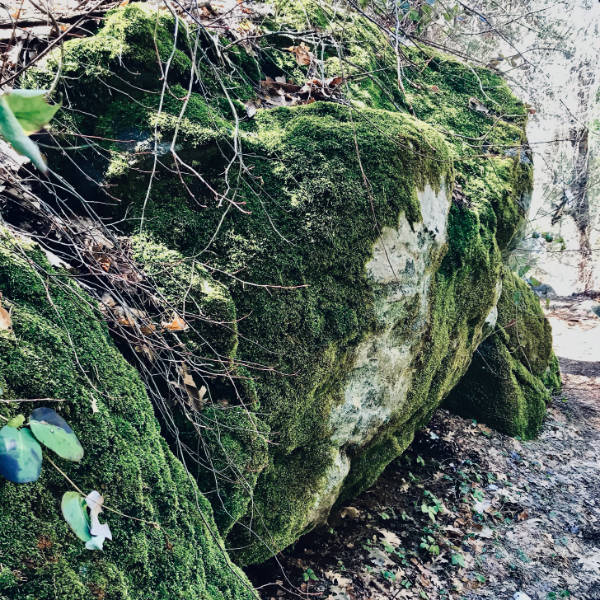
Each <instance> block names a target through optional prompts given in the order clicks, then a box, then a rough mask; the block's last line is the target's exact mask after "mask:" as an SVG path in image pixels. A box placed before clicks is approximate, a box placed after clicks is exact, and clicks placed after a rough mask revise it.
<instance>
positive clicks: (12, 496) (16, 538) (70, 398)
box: [0, 231, 254, 600]
mask: <svg viewBox="0 0 600 600" xmlns="http://www.w3.org/2000/svg"><path fill="white" fill-rule="evenodd" d="M34 265H37V267H34ZM0 292H1V293H2V295H3V302H4V303H5V305H6V303H8V305H9V306H10V309H11V315H12V322H13V329H14V335H11V336H2V337H1V338H0V372H1V373H2V389H3V397H4V399H6V400H11V399H16V398H44V397H49V398H57V399H61V400H62V402H60V403H55V404H53V405H52V406H53V407H54V408H56V409H57V410H58V412H59V413H60V414H61V415H62V416H63V417H64V418H65V419H66V420H67V421H68V422H69V423H70V424H71V426H72V427H73V429H74V430H75V432H76V433H77V435H78V437H79V439H80V440H81V441H82V444H83V446H84V450H85V455H84V458H83V460H82V461H81V463H78V464H74V463H70V462H65V461H62V460H61V459H59V458H57V457H55V456H53V457H52V458H53V460H55V461H56V462H57V463H58V465H59V466H60V468H61V469H63V470H64V471H65V472H66V474H67V475H68V476H69V477H70V478H71V479H72V480H73V481H75V482H76V483H77V485H78V486H80V487H81V489H83V490H84V491H91V490H92V489H96V490H98V491H99V492H100V493H101V494H102V495H103V496H104V497H105V499H106V504H107V505H108V506H110V507H112V508H114V509H116V510H117V511H121V512H122V513H125V514H127V515H131V517H132V518H126V517H124V516H122V515H121V514H120V513H114V512H106V520H107V521H108V522H109V524H110V527H111V529H112V532H113V536H114V539H113V540H112V542H111V541H108V542H107V543H106V545H105V547H104V551H103V552H92V551H89V550H86V549H85V547H84V544H83V543H82V542H81V541H79V540H78V539H77V538H76V537H75V536H74V534H73V533H72V532H71V530H70V529H69V527H68V525H67V524H66V523H65V521H64V520H63V519H62V516H61V514H60V498H61V495H62V493H63V492H64V491H66V490H69V489H70V485H69V483H68V482H67V481H66V480H65V479H63V478H62V476H61V475H59V473H58V472H57V471H55V470H54V469H53V468H52V467H51V466H50V465H49V464H48V463H47V462H45V464H44V467H43V469H42V475H41V477H40V479H39V480H38V482H36V483H31V484H22V485H18V484H14V483H11V482H8V481H5V480H4V481H1V482H0V507H2V508H1V509H0V528H1V529H2V531H3V532H5V535H3V536H2V538H1V539H0V554H1V555H2V571H1V572H0V595H1V596H2V597H5V598H14V599H15V600H18V599H22V600H25V599H30V598H36V600H45V599H48V600H50V599H51V598H56V597H61V598H72V599H74V600H84V599H85V600H89V599H90V598H106V599H107V600H108V599H110V600H117V599H122V600H125V599H126V598H127V599H139V600H142V599H143V600H149V599H153V598H155V599H159V598H192V597H193V598H196V597H198V598H200V597H202V598H214V599H222V600H225V599H228V600H229V599H231V600H233V599H242V598H248V599H249V598H253V597H254V595H253V592H252V591H251V587H250V584H249V583H248V581H247V580H246V579H245V577H244V575H243V574H242V573H241V572H240V571H239V569H237V567H235V566H233V565H232V564H231V563H230V562H229V560H228V558H227V556H226V553H225V551H224V549H223V543H222V541H221V540H220V538H219V535H218V533H217V530H216V526H215V523H214V521H213V517H212V510H211V507H210V505H209V503H208V502H207V500H206V499H205V498H204V497H203V496H202V495H201V494H200V493H199V492H198V489H197V486H196V484H195V483H194V482H193V480H191V479H190V477H189V476H188V475H187V474H186V472H185V469H184V468H183V466H182V464H181V463H180V462H179V461H178V460H177V459H176V458H175V457H174V456H173V454H172V453H171V451H170V450H169V449H168V448H167V445H166V443H165V441H164V440H163V439H162V438H161V435H160V431H159V426H158V423H157V421H156V419H155V417H154V413H153V410H152V405H151V403H150V401H149V400H148V397H147V396H146V392H145V391H144V387H143V385H142V382H141V380H140V378H139V375H138V374H137V372H136V371H135V370H134V369H133V368H132V367H131V366H130V365H128V364H127V362H126V361H125V360H124V358H123V357H122V356H121V355H120V354H119V352H118V351H117V349H116V348H115V346H114V345H113V343H112V342H111V340H110V338H109V335H108V332H107V330H106V327H105V326H104V325H103V324H102V322H101V321H100V319H99V313H98V311H97V310H96V307H95V305H94V302H93V301H92V299H91V298H90V297H89V296H87V294H86V293H85V292H84V291H83V290H82V289H81V288H79V287H77V286H76V285H74V284H73V283H71V282H70V277H68V276H66V275H65V276H63V275H60V274H59V273H57V272H55V271H54V270H53V268H52V267H51V266H50V265H49V264H48V262H47V260H46V258H45V256H44V254H43V252H41V251H40V250H39V248H37V247H35V246H33V245H29V244H27V243H22V242H17V241H16V240H15V239H14V238H12V237H10V236H9V235H8V234H7V233H6V232H5V231H3V232H2V233H1V238H0ZM3 406H4V407H3V408H2V413H3V414H4V416H7V417H8V416H14V415H15V414H17V413H19V412H23V413H25V414H27V413H28V412H29V411H30V410H31V403H28V402H22V403H19V402H14V403H10V404H5V405H3ZM93 407H96V408H97V411H96V412H94V408H93ZM151 523H158V525H159V526H153V525H152V524H151ZM11 573H12V575H13V576H12V577H11Z"/></svg>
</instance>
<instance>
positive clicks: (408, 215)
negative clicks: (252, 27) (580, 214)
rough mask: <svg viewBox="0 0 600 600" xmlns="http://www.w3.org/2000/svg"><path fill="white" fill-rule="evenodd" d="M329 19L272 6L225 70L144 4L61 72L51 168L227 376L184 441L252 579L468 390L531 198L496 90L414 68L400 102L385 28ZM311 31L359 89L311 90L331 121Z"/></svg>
mask: <svg viewBox="0 0 600 600" xmlns="http://www.w3.org/2000/svg"><path fill="white" fill-rule="evenodd" d="M321 4H323V3H315V2H312V1H309V0H302V2H294V3H289V2H276V3H275V12H274V14H272V15H271V16H269V17H268V18H265V19H264V21H263V22H262V24H261V28H262V29H261V31H262V32H263V33H266V34H267V35H266V37H265V40H268V43H267V42H266V41H264V40H263V41H262V42H261V43H260V44H258V45H257V46H255V47H253V48H251V49H247V48H246V49H245V48H244V46H243V44H229V45H228V46H227V50H222V51H221V52H220V53H217V52H216V51H215V44H214V40H213V39H211V37H210V35H209V33H207V32H206V30H195V29H194V28H193V27H191V26H189V25H188V24H183V23H182V22H176V21H175V20H174V18H173V17H172V16H170V15H168V14H164V13H163V12H155V11H153V9H152V8H151V7H150V6H147V5H139V4H130V5H128V6H126V7H124V8H121V9H118V10H116V11H114V12H112V13H111V14H110V16H108V17H107V19H106V22H105V24H104V26H103V28H102V29H101V30H100V31H99V32H98V33H97V34H96V35H95V36H92V37H90V38H86V39H79V40H75V41H71V42H68V43H67V44H66V45H65V48H64V54H63V56H62V57H61V58H60V60H61V69H62V71H61V74H62V79H61V85H60V86H59V91H61V90H62V93H63V94H64V96H65V98H66V97H68V98H69V104H68V105H66V106H65V108H64V109H63V110H62V111H61V113H60V116H59V117H58V119H57V122H56V125H55V129H56V135H57V139H59V140H60V141H61V142H62V143H63V145H64V147H65V148H67V149H66V150H63V149H60V150H58V151H55V152H52V151H49V153H48V157H49V160H50V162H51V164H52V165H53V166H54V167H55V168H56V169H57V170H59V171H60V172H61V174H62V175H63V177H64V178H65V179H66V181H68V182H70V183H71V184H72V185H73V186H74V187H75V188H76V189H77V191H78V193H79V194H80V195H81V196H85V197H86V198H87V199H88V201H98V206H99V207H101V210H102V216H103V217H104V218H105V220H106V221H108V222H111V223H112V226H113V227H115V228H117V229H118V230H119V232H120V234H121V235H122V236H125V237H129V238H130V242H129V243H130V244H131V248H132V256H133V258H134V260H136V261H137V262H138V264H139V265H140V268H141V269H142V270H143V271H144V273H145V274H146V275H147V277H148V278H149V280H151V281H152V286H153V288H156V289H157V290H159V292H160V295H161V296H162V297H164V298H167V299H168V301H169V303H170V305H171V306H173V307H174V308H175V309H177V310H179V311H183V310H185V309H186V307H188V306H189V303H190V302H191V304H192V306H193V307H194V308H193V309H192V310H190V309H189V308H188V312H190V313H191V314H192V319H194V321H195V323H194V324H195V326H194V327H193V328H192V329H193V331H192V332H188V333H186V334H185V335H182V336H181V337H180V338H178V343H180V344H182V346H181V348H184V349H186V351H188V352H189V354H190V355H192V356H202V357H204V356H206V357H209V358H208V360H209V363H210V364H211V365H213V366H214V365H215V364H219V365H220V368H219V369H218V370H217V371H218V372H215V371H214V370H213V371H211V370H210V369H207V370H206V371H204V372H202V370H201V369H200V368H199V369H198V371H197V372H195V373H193V375H194V376H195V377H197V378H200V377H201V378H202V381H204V382H205V383H206V388H207V390H208V393H209V396H210V402H208V403H206V404H203V405H202V406H197V407H196V409H195V410H192V409H191V408H190V407H189V406H185V405H178V406H175V408H174V414H175V415H176V416H175V417H174V418H173V420H174V421H175V422H176V424H177V427H178V429H179V431H180V432H181V434H182V436H184V438H185V440H186V444H187V445H188V446H193V447H198V448H199V450H198V460H197V465H195V466H194V468H193V472H194V475H195V476H196V479H197V482H198V484H199V485H200V488H201V490H202V491H203V493H204V494H206V496H207V497H208V498H210V500H211V502H212V504H213V507H214V509H215V514H216V517H217V522H218V523H219V527H220V529H221V532H222V533H223V535H226V540H227V544H228V545H229V546H230V547H231V548H232V549H231V552H232V555H233V556H234V558H235V560H236V561H237V562H239V563H240V564H248V563H253V562H258V561H261V560H264V559H265V558H267V557H269V556H271V555H272V554H274V553H276V552H278V551H280V550H282V549H283V548H285V547H286V546H287V545H289V544H291V543H293V542H294V541H295V540H297V539H298V537H299V536H301V535H302V534H303V533H305V532H306V531H308V530H310V529H311V528H313V527H314V526H315V525H317V524H319V523H323V522H324V521H325V520H326V519H327V516H328V514H329V513H330V511H331V510H332V508H334V507H336V506H339V505H340V503H342V502H344V501H345V500H347V499H348V498H351V497H352V496H354V495H356V494H357V493H359V492H360V491H362V490H364V489H366V488H367V487H368V486H369V485H371V484H372V483H373V482H374V481H375V480H376V479H377V477H378V476H379V474H380V473H381V472H382V470H383V469H384V468H385V467H386V465H387V464H388V463H389V462H390V461H391V460H393V459H394V458H396V457H397V456H399V455H400V454H401V453H402V452H403V451H404V449H405V448H406V447H407V446H408V444H410V442H411V440H412V439H413V436H414V433H415V431H416V430H417V429H418V428H419V427H421V426H423V425H424V424H425V423H427V421H428V419H429V418H430V416H431V414H432V412H433V411H434V410H435V409H436V408H437V407H439V406H440V404H441V403H442V401H443V400H444V398H446V397H447V396H448V394H449V393H450V392H451V390H452V389H453V388H454V387H455V385H456V384H457V383H458V382H459V381H460V380H461V378H462V376H463V375H464V374H465V373H466V372H467V369H468V368H469V365H470V363H471V359H472V357H473V354H474V353H475V351H476V349H477V348H478V347H479V345H480V343H481V342H482V340H483V339H484V338H485V337H486V336H487V335H489V333H490V331H492V330H493V328H494V325H495V319H496V316H497V314H498V312H500V308H499V307H497V304H498V300H499V295H500V289H501V288H500V280H501V279H502V269H503V267H502V265H503V253H504V254H506V253H507V252H508V248H509V246H510V244H511V241H512V240H513V239H514V237H515V235H517V232H518V230H519V228H520V226H521V225H522V223H523V221H524V218H525V214H526V210H527V206H528V201H529V200H528V199H529V194H530V189H531V182H532V168H531V161H530V156H529V153H528V150H527V146H526V138H525V124H526V119H527V110H526V108H525V106H524V105H523V104H522V103H520V102H519V101H518V100H517V99H516V98H515V97H514V96H513V95H512V94H511V92H510V90H509V89H508V87H507V86H506V84H505V83H504V82H503V81H502V80H501V79H500V78H499V77H497V76H496V75H494V74H493V73H492V72H490V71H487V70H484V69H474V68H472V67H467V66H465V65H463V64H461V63H459V62H458V61H456V60H454V59H451V58H449V57H447V56H444V55H441V54H439V53H437V52H436V51H433V50H430V49H423V48H421V49H414V48H408V47H407V48H406V49H404V50H403V52H405V54H406V57H407V60H408V61H409V66H407V67H406V68H405V71H404V74H405V81H404V84H403V86H398V83H397V78H398V71H397V62H396V56H395V55H394V53H393V52H392V49H391V48H390V46H389V44H388V43H387V41H386V40H385V39H384V37H383V34H381V32H380V31H379V29H378V28H377V27H376V26H375V25H373V24H372V23H370V22H369V21H367V20H366V19H363V18H362V17H360V16H358V15H357V14H355V13H353V12H347V11H344V10H341V9H340V10H336V11H333V9H329V8H323V6H321ZM307 23H308V24H309V25H310V26H311V27H314V28H315V30H316V31H318V32H320V33H321V34H322V36H321V37H322V39H323V44H324V46H323V48H322V53H321V55H320V56H319V57H318V59H317V58H315V59H314V60H315V61H317V60H318V62H317V63H315V64H316V66H318V68H319V69H321V70H320V71H319V72H320V73H322V75H323V76H324V77H325V78H332V77H338V76H339V77H341V78H342V80H343V84H340V83H339V82H337V83H336V84H335V86H333V87H334V88H335V89H333V88H332V87H331V86H332V85H333V84H332V83H325V81H329V80H330V79H327V80H325V79H323V80H318V81H319V83H317V84H315V83H314V81H313V83H312V84H311V85H313V86H315V85H316V86H317V88H318V90H320V91H319V100H317V101H314V100H315V98H314V97H312V98H307V96H306V93H304V92H303V93H304V95H302V94H301V93H300V91H299V88H301V87H302V85H303V84H305V83H306V80H307V79H309V78H310V77H314V74H315V72H314V71H309V70H310V69H311V68H312V67H311V66H310V65H308V66H307V65H303V64H301V63H302V61H301V60H298V58H297V56H296V55H295V53H294V52H293V51H290V50H289V44H290V42H289V37H288V36H287V35H284V33H282V32H285V31H294V30H298V31H299V30H304V29H305V28H306V25H307ZM341 49H343V52H342V51H341ZM58 60H59V57H58V56H54V57H50V58H49V59H48V62H47V64H46V66H45V67H44V68H43V69H41V70H39V71H38V72H36V73H32V74H29V75H28V81H27V83H28V85H31V86H43V85H44V84H45V83H46V82H50V81H52V79H53V77H54V73H55V69H56V68H57V64H58ZM312 60H313V59H311V61H312ZM311 64H312V63H311ZM311 73H312V74H311ZM281 78H284V80H285V83H286V84H290V85H291V86H292V87H290V86H288V87H287V88H285V89H287V90H288V91H287V92H286V91H285V90H284V89H282V87H281V86H282V81H283V80H282V79H281ZM261 82H263V83H262V84H261ZM61 86H62V87H61ZM293 86H295V87H293ZM319 86H320V87H319ZM289 90H292V91H291V92H290V91H289ZM259 91H260V92H259ZM482 94H485V98H482V99H480V100H477V98H478V97H481V96H482ZM259 96H260V97H259ZM474 99H475V100H474ZM482 102H485V104H486V105H487V108H486V110H485V111H483V110H478V109H477V108H478V107H480V105H482ZM81 135H83V136H86V135H89V136H94V137H93V138H89V139H90V140H93V141H92V142H91V147H90V146H85V147H82V144H81V137H80V136H81ZM65 157H66V159H65ZM69 202H70V206H71V207H72V210H73V211H75V212H77V211H78V210H81V207H80V206H78V204H77V202H76V201H74V200H73V199H72V198H71V199H70V200H69ZM140 230H141V231H143V234H142V235H140V233H139V232H140ZM178 307H179V308H178ZM196 325H197V326H196ZM542 362H543V361H542ZM65 376H66V375H65ZM132 377H135V373H133V371H132ZM136 381H137V380H136ZM166 401H169V399H168V398H167V399H166ZM492 401H494V400H492ZM499 402H501V403H502V402H504V399H503V398H499ZM82 410H83V409H82ZM177 415H179V416H177ZM508 419H509V421H510V420H511V419H514V420H518V421H519V422H520V420H521V415H520V414H517V413H514V414H512V413H508ZM211 424H212V425H211ZM90 435H93V431H92V432H90ZM165 439H166V440H167V441H168V442H169V443H170V444H171V447H173V448H176V447H177V443H178V438H177V439H174V438H172V437H169V435H165ZM83 441H84V442H85V436H84V438H83ZM162 443H163V445H164V443H165V442H162ZM178 468H179V467H178ZM19 535H20V534H19ZM194 535H201V534H200V533H198V534H194ZM206 543H208V541H207V542H206ZM74 560H75V561H76V560H78V559H77V558H75V559H74ZM74 564H75V563H74ZM211 581H212V580H211ZM165 585H167V584H165ZM169 585H170V584H169Z"/></svg>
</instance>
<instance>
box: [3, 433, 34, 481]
mask: <svg viewBox="0 0 600 600" xmlns="http://www.w3.org/2000/svg"><path fill="white" fill-rule="evenodd" d="M41 470H42V448H41V446H40V445H39V444H38V442H37V440H36V439H35V438H34V437H33V436H32V435H31V431H29V429H27V428H26V427H25V428H23V429H17V428H16V427H11V426H9V425H5V426H4V427H3V428H2V429H0V475H3V476H4V477H6V479H8V480H9V481H14V482H15V483H29V482H30V481H36V480H37V479H38V477H39V476H40V472H41Z"/></svg>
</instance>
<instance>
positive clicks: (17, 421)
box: [7, 415, 25, 429]
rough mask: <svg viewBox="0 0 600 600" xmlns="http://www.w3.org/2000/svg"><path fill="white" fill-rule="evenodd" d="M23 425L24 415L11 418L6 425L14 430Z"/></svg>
mask: <svg viewBox="0 0 600 600" xmlns="http://www.w3.org/2000/svg"><path fill="white" fill-rule="evenodd" d="M23 423H25V415H17V416H16V417H13V418H12V419H11V420H10V421H9V422H8V423H7V425H8V426H9V427H15V428H17V429H18V428H19V427H23Z"/></svg>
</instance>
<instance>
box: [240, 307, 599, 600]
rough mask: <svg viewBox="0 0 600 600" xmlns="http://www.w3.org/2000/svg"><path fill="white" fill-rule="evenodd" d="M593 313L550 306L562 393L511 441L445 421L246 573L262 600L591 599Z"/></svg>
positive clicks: (594, 590)
mask: <svg viewBox="0 0 600 600" xmlns="http://www.w3.org/2000/svg"><path fill="white" fill-rule="evenodd" d="M599 308H600V304H598V302H594V301H592V300H590V299H587V298H583V297H575V298H562V299H557V300H554V301H551V303H550V305H549V306H547V307H546V309H547V314H548V318H549V319H550V321H551V323H552V326H553V330H554V336H555V347H556V352H557V355H558V356H559V358H560V364H561V369H562V373H563V380H564V389H563V391H562V393H561V394H559V395H558V396H557V397H555V399H554V401H553V404H552V406H551V407H550V408H549V410H548V416H547V419H546V422H545V425H544V429H543V432H542V433H541V435H540V437H539V438H538V439H536V440H534V441H527V442H524V441H520V440H518V439H512V438H509V437H506V436H504V435H501V434H499V433H496V432H494V431H492V430H490V429H489V428H487V427H486V426H485V425H482V424H479V423H476V422H474V421H470V420H465V419H461V418H460V417H456V416H454V415H451V414H449V413H448V412H446V411H444V410H440V411H438V412H437V413H436V415H435V417H434V419H433V421H432V422H431V423H430V425H429V426H428V428H427V429H425V430H424V431H421V432H420V433H419V434H418V435H417V437H416V439H415V441H414V443H413V444H412V446H411V448H410V449H409V450H408V451H407V452H406V453H405V455H404V456H403V457H401V458H400V459H398V460H396V461H395V462H394V463H392V464H391V465H390V466H389V467H388V469H387V470H386V471H385V473H384V474H383V475H382V477H381V478H380V480H379V481H378V482H377V484H376V485H375V486H374V487H373V488H371V489H370V490H368V491H367V492H365V493H364V494H362V495H361V496H360V497H359V498H357V499H356V500H355V501H354V502H353V503H352V505H351V506H348V507H345V508H344V509H343V510H342V511H341V512H339V511H338V513H337V514H336V515H333V516H332V517H331V518H330V524H329V526H327V527H323V528H321V529H319V530H317V531H315V532H313V533H311V534H310V535H308V536H306V537H305V538H303V539H302V540H301V541H300V542H298V543H297V544H296V546H295V547H294V548H292V549H291V550H289V551H287V552H285V553H284V554H283V555H281V556H279V557H277V560H275V559H274V560H271V561H269V562H268V563H266V564H265V565H261V566H260V567H257V568H253V569H250V571H249V574H250V577H251V578H252V579H253V581H254V583H255V584H256V585H257V586H258V587H259V589H260V593H261V595H262V598H263V599H264V600H270V599H271V598H274V599H276V600H286V599H287V598H292V597H295V598H297V597H298V595H300V596H302V597H305V598H314V599H320V598H323V599H327V600H363V599H369V598H371V599H373V600H375V599H380V598H381V599H383V598H391V599H394V600H395V599H400V598H424V599H429V600H434V599H438V598H440V599H455V600H459V599H465V600H475V599H479V598H498V599H514V600H528V599H531V600H552V599H555V598H572V599H577V600H600V314H598V313H600V310H599Z"/></svg>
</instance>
